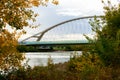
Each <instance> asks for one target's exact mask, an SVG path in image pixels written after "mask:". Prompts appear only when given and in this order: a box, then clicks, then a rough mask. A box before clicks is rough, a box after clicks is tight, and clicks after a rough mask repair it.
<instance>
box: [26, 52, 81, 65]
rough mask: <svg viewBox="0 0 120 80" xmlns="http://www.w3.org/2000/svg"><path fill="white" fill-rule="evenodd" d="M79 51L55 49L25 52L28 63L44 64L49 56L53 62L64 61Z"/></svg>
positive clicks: (78, 53)
mask: <svg viewBox="0 0 120 80" xmlns="http://www.w3.org/2000/svg"><path fill="white" fill-rule="evenodd" d="M80 54H81V51H76V52H75V51H56V52H28V53H25V57H26V60H28V65H30V66H31V67H33V66H46V65H47V62H48V59H49V58H51V59H52V61H53V63H54V64H56V63H64V62H67V61H69V60H70V57H73V56H74V55H80Z"/></svg>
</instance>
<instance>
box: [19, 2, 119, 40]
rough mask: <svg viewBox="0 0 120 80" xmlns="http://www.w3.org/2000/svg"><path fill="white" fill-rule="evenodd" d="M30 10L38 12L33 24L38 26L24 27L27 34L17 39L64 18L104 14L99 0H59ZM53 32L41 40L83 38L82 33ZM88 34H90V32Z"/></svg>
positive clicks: (39, 30) (37, 31)
mask: <svg viewBox="0 0 120 80" xmlns="http://www.w3.org/2000/svg"><path fill="white" fill-rule="evenodd" d="M105 1H107V0H105ZM118 1H119V0H111V2H112V3H113V4H117V3H118ZM32 10H33V11H34V12H35V13H38V14H39V16H38V17H37V18H36V22H35V23H34V24H40V26H39V27H37V28H35V29H30V28H25V30H26V31H27V34H25V35H23V36H21V38H20V39H19V40H23V39H25V38H27V37H29V36H31V35H34V34H36V33H39V32H41V31H42V30H44V29H47V28H49V27H51V26H53V25H55V24H58V23H60V22H63V21H65V20H69V19H73V18H78V17H85V16H94V15H104V10H103V4H102V3H101V0H59V5H54V4H51V3H50V4H48V6H47V7H45V6H44V7H43V6H39V7H34V8H32ZM63 29H64V28H63ZM64 30H65V29H64ZM66 30H67V29H66ZM53 31H54V30H53ZM51 32H52V31H51ZM58 32H59V31H58ZM49 34H50V33H49ZM55 34H56V33H55V32H54V33H53V34H51V35H46V36H45V38H44V39H43V40H69V39H70V40H78V39H81V38H82V39H85V38H83V36H82V34H79V33H76V34H74V33H69V34H65V35H63V34H58V35H57V34H56V35H55ZM53 35H54V36H53ZM88 35H90V36H92V35H91V34H88ZM68 36H69V37H68ZM53 37H54V38H53Z"/></svg>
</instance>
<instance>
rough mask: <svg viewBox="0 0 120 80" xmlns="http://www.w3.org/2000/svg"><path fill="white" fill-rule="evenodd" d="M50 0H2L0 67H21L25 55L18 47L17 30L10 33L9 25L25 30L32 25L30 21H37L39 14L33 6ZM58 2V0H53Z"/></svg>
mask: <svg viewBox="0 0 120 80" xmlns="http://www.w3.org/2000/svg"><path fill="white" fill-rule="evenodd" d="M48 2H50V1H49V0H0V69H2V70H5V69H10V68H11V67H19V66H20V65H21V62H22V60H23V59H24V56H23V55H22V54H20V53H19V52H18V51H17V49H16V47H17V45H18V42H17V36H19V35H16V31H15V32H12V33H10V32H9V31H8V30H6V27H7V26H10V27H11V28H14V29H15V30H23V27H27V26H31V25H30V24H29V21H33V22H34V21H35V17H36V16H37V14H36V13H34V12H33V11H32V10H31V8H32V7H38V6H39V5H42V6H47V3H48ZM52 3H53V4H58V1H57V0H52Z"/></svg>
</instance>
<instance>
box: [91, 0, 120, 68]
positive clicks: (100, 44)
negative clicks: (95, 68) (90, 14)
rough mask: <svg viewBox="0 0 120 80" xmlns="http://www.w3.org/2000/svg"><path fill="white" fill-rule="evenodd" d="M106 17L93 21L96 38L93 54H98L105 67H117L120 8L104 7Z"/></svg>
mask: <svg viewBox="0 0 120 80" xmlns="http://www.w3.org/2000/svg"><path fill="white" fill-rule="evenodd" d="M104 9H105V15H104V16H102V17H101V19H97V18H95V19H94V21H91V22H90V24H91V25H92V29H93V31H94V32H95V33H96V37H95V38H94V40H91V42H92V43H93V44H94V45H93V47H92V50H91V53H95V54H98V55H99V57H100V59H101V60H102V61H103V63H104V65H106V66H108V65H112V66H116V65H119V64H120V38H119V37H120V24H119V21H120V20H119V19H120V6H119V5H118V6H112V4H111V3H110V2H109V1H108V6H105V7H104Z"/></svg>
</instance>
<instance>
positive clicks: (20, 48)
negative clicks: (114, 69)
mask: <svg viewBox="0 0 120 80" xmlns="http://www.w3.org/2000/svg"><path fill="white" fill-rule="evenodd" d="M87 46H90V45H88V44H87V45H64V46H62V45H61V46H51V47H49V48H47V49H46V48H39V46H25V45H19V46H18V47H17V49H18V51H20V52H42V51H43V52H48V51H82V50H85V49H86V48H87Z"/></svg>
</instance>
